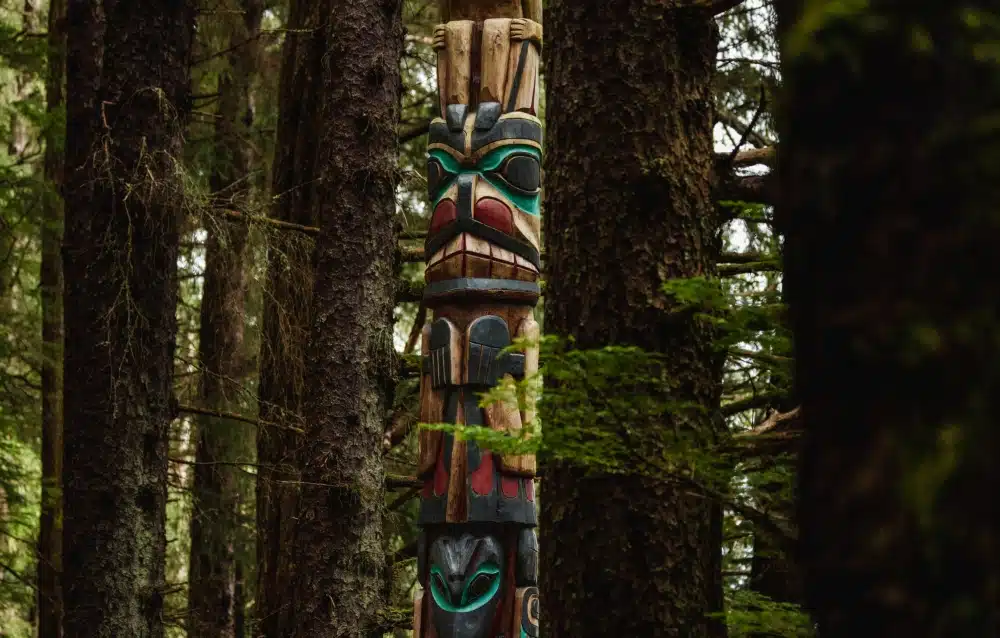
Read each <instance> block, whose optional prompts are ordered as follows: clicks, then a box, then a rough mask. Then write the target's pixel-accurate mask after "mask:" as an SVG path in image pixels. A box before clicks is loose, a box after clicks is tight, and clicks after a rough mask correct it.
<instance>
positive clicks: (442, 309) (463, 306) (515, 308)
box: [434, 301, 534, 333]
mask: <svg viewBox="0 0 1000 638" xmlns="http://www.w3.org/2000/svg"><path fill="white" fill-rule="evenodd" d="M485 315H496V316H498V317H500V318H501V319H503V320H504V321H506V322H507V326H508V327H510V326H519V325H520V324H521V322H522V321H523V320H524V319H525V318H527V317H533V316H534V315H533V314H532V307H531V306H528V305H521V304H509V303H507V304H505V303H474V302H464V303H463V302H461V301H449V302H447V303H443V304H441V305H439V306H437V307H436V308H435V309H434V318H435V319H436V318H438V317H445V318H447V319H449V320H450V321H451V322H452V323H454V324H455V327H456V328H457V329H458V331H459V332H460V333H464V332H465V330H466V328H468V327H469V324H470V323H472V321H473V320H475V319H478V318H479V317H482V316H485Z"/></svg>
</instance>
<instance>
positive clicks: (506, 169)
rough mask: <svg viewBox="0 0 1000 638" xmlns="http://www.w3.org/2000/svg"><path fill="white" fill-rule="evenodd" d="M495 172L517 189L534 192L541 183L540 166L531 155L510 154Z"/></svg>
mask: <svg viewBox="0 0 1000 638" xmlns="http://www.w3.org/2000/svg"><path fill="white" fill-rule="evenodd" d="M497 172H498V173H499V174H500V176H501V177H503V179H504V181H506V182H507V183H508V184H510V185H511V186H513V187H514V188H517V189H518V190H522V191H527V192H534V191H537V190H538V187H539V186H540V185H541V166H539V164H538V160H537V159H535V157H534V156H533V155H511V156H510V157H508V158H507V159H506V161H504V163H503V165H502V166H500V169H499V170H498V171H497Z"/></svg>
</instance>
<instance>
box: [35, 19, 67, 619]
mask: <svg viewBox="0 0 1000 638" xmlns="http://www.w3.org/2000/svg"><path fill="white" fill-rule="evenodd" d="M48 31H49V42H48V44H49V51H48V65H49V68H48V78H47V80H46V85H45V97H46V108H47V110H48V113H49V114H50V115H53V114H55V113H58V112H59V111H60V110H61V109H62V108H63V106H64V100H63V84H64V82H65V79H66V2H65V0H51V1H50V2H49V25H48ZM63 159H64V157H63V145H62V131H58V130H56V129H50V132H49V133H48V135H46V139H45V177H46V179H47V180H49V183H50V184H51V191H50V192H47V193H46V195H45V202H44V205H45V207H44V209H43V216H42V233H41V234H42V264H41V281H40V284H41V293H42V354H43V356H42V454H41V456H42V503H41V517H40V521H39V527H38V638H61V637H62V635H63V632H62V587H61V585H60V572H62V483H61V478H62V453H63V394H62V390H63V375H62V373H63V305H62V301H63V268H62V266H63V263H62V235H63V201H62V197H61V193H60V190H61V188H62V183H63Z"/></svg>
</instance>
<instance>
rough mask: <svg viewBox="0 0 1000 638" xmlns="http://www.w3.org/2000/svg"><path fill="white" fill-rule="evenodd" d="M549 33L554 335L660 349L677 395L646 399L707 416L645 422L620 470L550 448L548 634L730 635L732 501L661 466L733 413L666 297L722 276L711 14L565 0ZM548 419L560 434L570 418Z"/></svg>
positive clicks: (705, 350) (545, 508) (545, 565)
mask: <svg viewBox="0 0 1000 638" xmlns="http://www.w3.org/2000/svg"><path fill="white" fill-rule="evenodd" d="M545 33H546V48H545V51H546V53H545V68H546V78H547V81H548V95H549V99H548V102H547V111H546V112H547V140H546V145H547V148H546V154H545V158H546V159H545V175H546V177H545V179H546V182H545V183H546V187H545V193H546V201H545V228H544V230H545V232H544V234H545V241H546V243H547V245H546V250H547V262H546V271H547V287H546V293H545V294H546V297H545V330H546V333H548V334H555V335H559V336H563V337H567V336H568V337H573V338H575V339H576V347H578V348H583V349H587V348H599V347H602V346H604V345H608V344H618V345H633V346H638V347H641V348H643V349H644V350H646V351H649V352H653V353H662V354H664V355H665V358H664V364H663V366H664V370H663V373H664V376H665V378H666V379H668V383H667V385H668V387H666V388H664V387H653V388H647V389H645V390H644V391H645V392H647V393H649V392H651V393H653V397H654V398H655V399H657V400H659V401H666V400H670V401H678V400H679V401H683V402H690V404H693V405H695V406H698V409H694V410H683V411H679V412H668V413H667V414H666V415H665V417H664V418H665V422H664V418H660V419H656V418H655V417H649V418H646V419H645V421H643V417H639V419H638V420H634V421H632V422H631V423H630V424H629V427H628V428H627V430H628V432H627V433H626V432H620V435H621V436H630V437H632V443H631V445H632V449H635V450H637V451H638V452H637V453H636V457H635V458H630V459H628V460H627V466H628V468H629V469H628V470H627V471H626V472H625V473H622V474H618V475H611V476H608V475H600V474H599V473H590V472H589V471H588V468H586V467H582V466H580V465H575V464H573V463H571V462H570V461H569V460H560V459H558V458H553V456H552V455H546V456H545V457H544V458H545V459H546V460H545V461H543V466H544V468H545V481H544V485H543V494H542V496H541V499H540V500H541V530H542V540H541V545H542V547H543V551H542V552H541V583H542V586H541V600H542V605H543V609H544V613H543V614H542V634H543V635H545V636H549V637H550V638H569V637H570V636H573V637H574V638H578V637H583V638H585V637H588V636H595V637H596V636H612V635H614V636H643V637H649V638H656V637H665V636H672V637H680V636H683V637H685V638H702V637H705V636H720V635H725V626H724V624H723V623H722V622H721V621H720V620H719V619H717V618H715V619H713V618H708V617H707V616H706V614H709V613H711V612H719V611H721V608H722V588H721V571H720V563H721V549H720V548H721V511H720V509H719V507H718V506H717V505H715V504H713V503H712V501H710V500H709V499H706V498H705V497H704V496H701V495H698V494H695V493H693V492H692V490H691V489H690V488H688V487H681V486H678V485H677V484H676V483H672V482H670V481H669V480H666V479H665V478H664V477H663V474H664V473H665V468H664V467H662V466H657V465H656V463H655V461H654V460H653V459H655V457H656V455H658V454H661V453H662V452H663V451H664V450H665V449H667V448H668V447H669V446H670V441H671V437H672V433H673V432H674V431H675V429H677V430H680V431H684V432H686V433H688V434H690V435H693V437H694V438H695V440H700V441H707V442H710V441H712V440H713V438H714V436H715V434H716V433H717V431H718V428H719V423H720V420H719V419H717V418H715V417H714V416H713V415H715V414H716V411H717V408H718V401H719V393H720V385H719V379H720V373H721V366H720V361H719V357H718V355H717V353H716V352H715V351H714V350H713V343H712V340H713V333H712V331H711V330H710V329H709V328H708V327H707V326H706V325H705V324H703V323H702V322H699V321H698V320H696V319H695V318H694V317H693V316H692V313H690V312H680V313H673V314H672V313H671V311H672V310H675V309H676V307H677V302H676V301H673V300H672V299H671V298H670V297H668V296H667V295H665V294H664V293H663V292H661V286H662V284H663V283H664V282H665V281H667V280H670V279H675V278H685V277H694V276H699V275H711V274H712V273H713V272H714V271H715V263H714V262H715V257H716V256H717V254H718V244H717V234H716V227H717V223H716V219H715V218H714V214H713V210H712V201H711V196H710V182H711V176H710V174H711V168H712V98H711V81H712V75H713V70H714V65H715V53H716V46H717V33H716V26H715V22H714V20H713V16H712V14H711V11H710V10H709V9H707V8H700V7H694V8H678V7H676V6H668V5H664V4H663V3H656V2H647V1H645V0H628V1H626V2H620V3H608V2H603V1H599V0H583V1H572V2H570V1H569V0H553V1H552V2H550V3H549V5H548V8H547V10H546V13H545ZM546 383H547V384H549V383H551V379H548V378H547V379H546ZM612 387H613V386H612ZM553 388H554V390H556V391H558V388H555V387H554V386H553ZM591 396H592V395H591ZM592 400H593V401H595V406H599V397H595V396H592ZM543 405H544V403H543ZM594 409H595V411H596V410H597V409H598V407H595V408H594ZM542 421H543V423H545V428H546V436H547V437H548V436H550V435H555V438H558V435H559V431H560V429H561V428H563V427H564V426H563V425H560V424H559V417H558V414H554V413H552V412H551V410H549V409H548V408H543V419H542ZM605 426H606V427H611V428H615V427H619V426H616V425H611V424H605ZM621 427H624V426H621ZM543 452H544V450H543ZM640 455H641V456H642V458H639V456H640ZM595 557H600V559H599V560H595Z"/></svg>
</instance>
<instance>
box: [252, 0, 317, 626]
mask: <svg viewBox="0 0 1000 638" xmlns="http://www.w3.org/2000/svg"><path fill="white" fill-rule="evenodd" d="M319 4H320V3H318V2H315V1H313V0H291V3H290V7H289V18H288V25H289V30H288V32H287V34H286V35H285V43H284V48H283V50H282V61H281V78H280V83H279V97H278V127H277V128H278V131H277V143H276V146H275V157H274V167H273V180H272V186H271V188H272V193H271V195H272V197H273V200H274V206H273V210H272V212H271V217H273V218H275V219H280V220H285V221H289V222H293V223H296V224H302V225H306V226H316V225H317V218H316V211H315V209H314V208H313V201H314V197H313V196H314V188H315V180H316V177H317V174H316V169H315V165H316V152H317V145H316V141H317V136H316V131H317V130H318V128H317V127H318V126H319V116H318V113H319V108H318V104H319V102H318V100H319V98H320V92H319V84H318V82H317V81H316V78H317V77H318V74H319V65H320V60H321V59H322V56H323V50H324V49H323V43H324V39H323V37H322V32H321V31H317V30H316V28H315V27H316V26H317V25H319V24H321V22H320V19H321V17H322V18H323V19H327V18H328V17H329V16H321V15H320V13H319V10H318V9H317V6H318V5H319ZM268 241H269V247H268V262H269V263H268V283H267V291H266V293H265V295H264V320H263V332H262V335H261V350H260V362H261V364H260V391H259V395H260V421H261V423H262V426H261V427H260V428H259V429H258V430H257V463H258V464H259V467H260V469H259V471H258V474H257V597H256V604H255V608H256V618H257V629H256V631H257V633H258V634H259V635H261V636H263V637H264V638H279V637H280V636H283V635H284V628H285V627H286V625H287V620H288V616H289V614H290V610H291V605H290V602H289V595H290V583H289V567H290V563H291V551H292V545H293V542H294V523H295V507H296V498H297V492H298V487H297V486H298V472H297V470H296V461H295V458H294V455H295V451H296V449H297V448H298V447H299V445H300V443H301V439H300V438H299V435H298V432H300V431H301V428H302V416H301V414H302V397H303V394H304V391H305V372H304V370H305V345H306V339H307V337H308V334H309V329H310V324H309V321H310V319H309V317H310V314H309V308H310V300H311V297H312V278H313V268H312V255H311V253H312V247H313V242H312V240H311V239H310V238H307V237H305V236H304V235H302V234H301V233H296V232H288V231H275V232H273V233H272V234H271V235H270V236H269V238H268Z"/></svg>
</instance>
